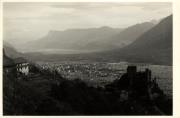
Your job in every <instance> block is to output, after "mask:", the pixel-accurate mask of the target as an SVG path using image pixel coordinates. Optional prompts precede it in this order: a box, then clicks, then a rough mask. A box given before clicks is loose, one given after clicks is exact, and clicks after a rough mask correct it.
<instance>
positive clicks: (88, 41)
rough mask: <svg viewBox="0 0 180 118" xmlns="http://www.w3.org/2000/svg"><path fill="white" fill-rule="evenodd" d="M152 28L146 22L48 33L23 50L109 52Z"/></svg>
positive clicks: (150, 24)
mask: <svg viewBox="0 0 180 118" xmlns="http://www.w3.org/2000/svg"><path fill="white" fill-rule="evenodd" d="M153 26H154V25H153V23H150V22H146V23H142V24H136V25H133V26H131V27H128V28H125V29H118V28H110V27H100V28H89V29H69V30H65V31H50V32H49V33H48V35H47V36H45V37H43V38H41V39H39V40H36V41H32V42H28V43H27V44H26V45H25V48H26V49H24V50H27V49H29V50H30V51H32V50H34V51H38V50H42V51H45V50H52V51H54V52H55V50H57V49H61V50H62V49H67V50H70V51H72V50H75V51H77V50H78V51H79V52H81V51H84V52H88V51H89V52H91V51H92V52H93V51H104V50H111V49H115V48H120V47H124V46H126V45H128V44H129V43H131V42H133V41H134V40H135V39H136V38H137V37H139V36H140V35H141V34H143V33H144V32H146V31H147V30H149V29H150V28H152V27H153ZM39 44H41V45H39Z"/></svg>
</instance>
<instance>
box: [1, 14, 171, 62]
mask: <svg viewBox="0 0 180 118" xmlns="http://www.w3.org/2000/svg"><path fill="white" fill-rule="evenodd" d="M172 38H173V37H172V15H170V16H168V17H166V18H164V19H162V20H161V21H160V22H159V23H158V24H153V23H151V22H145V23H141V24H136V25H133V26H130V27H128V28H124V29H117V28H110V27H101V28H89V29H69V30H65V31H50V32H49V33H48V35H47V36H45V37H43V38H41V39H39V40H36V41H32V42H28V43H27V44H26V45H25V47H27V48H26V50H30V51H32V52H31V53H26V54H25V55H26V56H27V57H28V58H31V59H35V60H42V59H45V60H48V59H50V60H63V59H64V60H67V57H68V58H71V59H74V60H75V59H89V60H99V61H102V60H106V61H112V60H113V61H128V62H141V63H152V64H163V65H172ZM3 46H4V48H5V51H7V53H8V54H9V55H10V56H12V57H17V56H20V55H21V53H19V52H17V51H16V50H15V49H14V48H12V46H11V45H9V44H8V43H6V42H5V43H4V44H3ZM48 49H52V51H54V50H58V49H68V50H82V51H84V52H83V53H82V54H67V55H62V54H60V53H58V52H56V53H53V54H52V53H51V54H47V53H41V52H38V50H42V51H45V50H48ZM88 51H89V52H91V53H87V52H88ZM84 53H85V54H84ZM64 57H66V58H64Z"/></svg>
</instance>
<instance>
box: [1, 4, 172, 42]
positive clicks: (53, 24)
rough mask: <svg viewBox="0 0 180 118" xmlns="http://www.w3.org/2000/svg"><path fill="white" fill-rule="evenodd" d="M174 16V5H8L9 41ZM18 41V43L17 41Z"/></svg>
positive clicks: (6, 25)
mask: <svg viewBox="0 0 180 118" xmlns="http://www.w3.org/2000/svg"><path fill="white" fill-rule="evenodd" d="M171 13H172V4H171V3H126V2H123V3H119V2H118V3H113V2H109V3H105V2H102V3H93V2H88V3H85V2H81V3H78V2H76V3H69V2H68V3H62V2H60V3H23V2H16V3H12V2H11V3H4V4H3V19H4V22H3V24H4V33H5V35H4V36H5V38H6V39H9V40H11V41H14V43H21V42H25V41H30V40H35V39H38V38H41V37H43V36H44V35H46V34H47V33H48V31H50V30H65V29H72V28H89V27H102V26H110V27H120V28H122V27H128V26H130V25H133V24H136V23H141V22H146V21H150V20H152V19H157V20H158V19H161V18H163V17H165V16H167V15H169V14H171ZM17 40H18V41H17Z"/></svg>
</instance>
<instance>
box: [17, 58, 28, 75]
mask: <svg viewBox="0 0 180 118" xmlns="http://www.w3.org/2000/svg"><path fill="white" fill-rule="evenodd" d="M14 62H15V64H16V71H17V74H23V75H28V74H29V63H28V62H27V60H26V59H24V58H22V57H19V58H16V59H14Z"/></svg>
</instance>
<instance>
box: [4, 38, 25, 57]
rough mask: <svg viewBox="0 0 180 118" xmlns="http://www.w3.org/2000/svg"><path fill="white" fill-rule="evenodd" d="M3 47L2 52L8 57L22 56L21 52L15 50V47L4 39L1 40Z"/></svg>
mask: <svg viewBox="0 0 180 118" xmlns="http://www.w3.org/2000/svg"><path fill="white" fill-rule="evenodd" d="M3 49H4V52H5V53H6V55H7V56H8V57H10V58H13V59H14V58H18V57H21V56H22V54H21V53H19V52H18V51H16V49H15V48H14V47H13V46H12V45H11V44H9V43H8V42H6V41H3Z"/></svg>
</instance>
